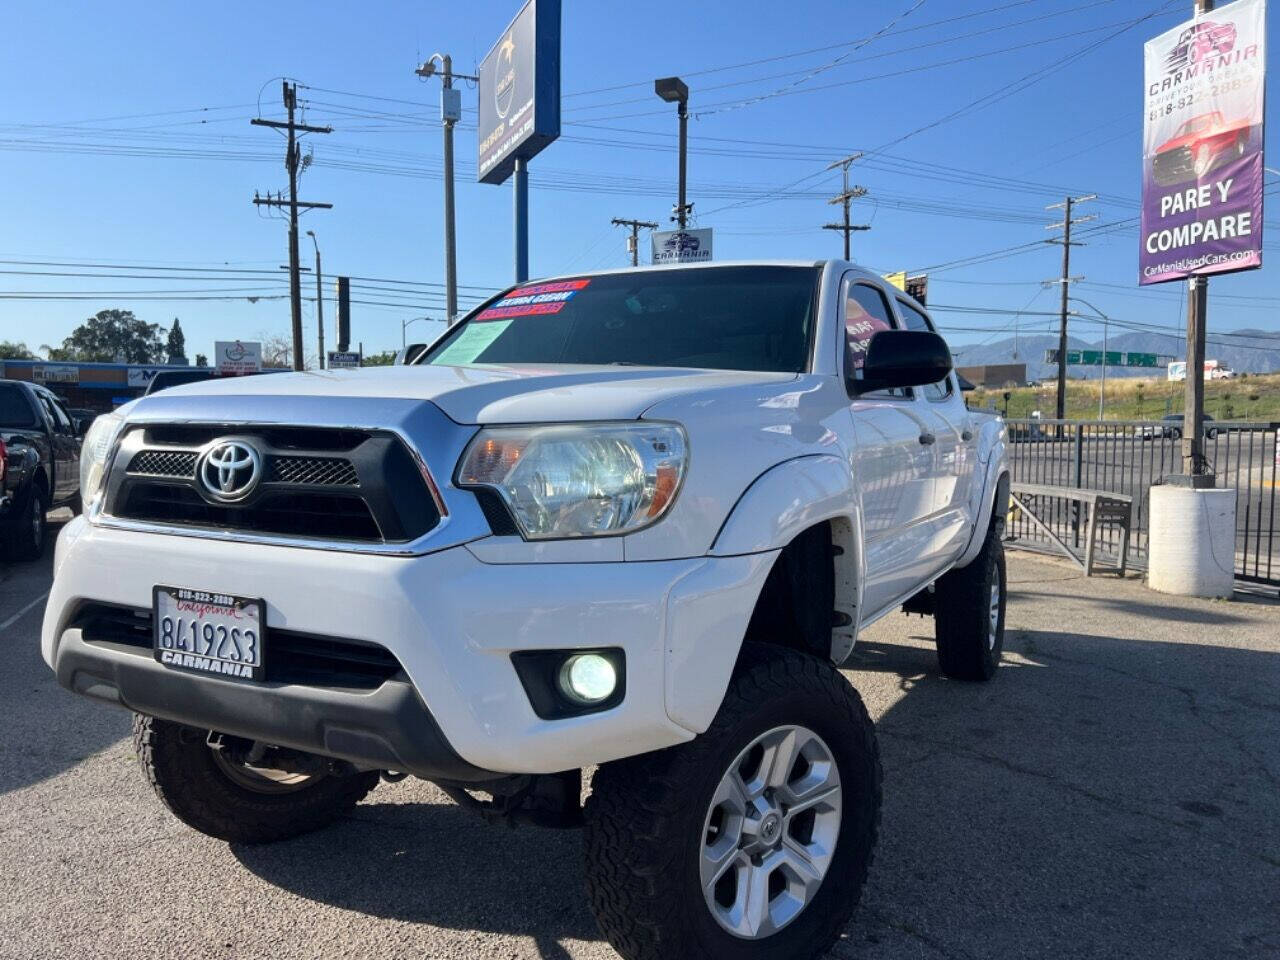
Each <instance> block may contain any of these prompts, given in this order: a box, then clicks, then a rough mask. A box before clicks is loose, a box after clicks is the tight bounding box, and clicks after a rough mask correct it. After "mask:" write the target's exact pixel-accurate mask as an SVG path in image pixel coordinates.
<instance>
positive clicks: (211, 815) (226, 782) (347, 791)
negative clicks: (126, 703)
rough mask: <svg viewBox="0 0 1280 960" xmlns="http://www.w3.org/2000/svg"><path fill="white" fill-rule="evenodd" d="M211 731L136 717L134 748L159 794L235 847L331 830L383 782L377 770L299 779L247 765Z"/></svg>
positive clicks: (188, 820) (191, 822) (190, 822)
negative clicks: (221, 747) (212, 739)
mask: <svg viewBox="0 0 1280 960" xmlns="http://www.w3.org/2000/svg"><path fill="white" fill-rule="evenodd" d="M207 738H208V731H207V730H197V729H196V728H195V727H188V726H184V725H182V724H179V723H171V722H169V721H167V720H158V719H156V718H155V717H144V716H142V715H141V714H135V715H134V718H133V747H134V750H135V752H136V753H137V755H138V762H139V764H141V766H142V772H143V773H144V774H145V775H146V777H147V780H148V781H150V783H151V786H152V788H153V789H154V790H155V792H156V796H158V797H159V798H160V801H161V802H162V803H163V804H164V805H165V806H166V807H168V808H169V811H170V812H171V813H172V814H173V815H174V816H176V817H177V818H178V819H179V820H181V821H182V822H183V823H185V824H186V825H187V826H189V827H193V828H194V829H196V830H199V831H200V832H201V833H204V834H208V835H209V836H211V837H217V838H218V839H219V840H229V841H231V842H233V843H271V842H272V841H275V840H286V839H289V838H290V837H297V836H301V835H302V834H304V833H310V832H311V831H313V830H319V829H320V828H321V827H324V826H328V825H329V824H330V823H332V822H333V821H334V820H336V819H338V817H340V816H342V815H343V814H345V813H347V812H348V811H349V810H351V808H352V807H354V806H355V805H356V804H357V803H359V802H360V801H361V800H362V799H364V797H365V795H366V794H367V793H368V792H369V791H370V790H372V789H373V788H374V787H375V786H377V785H378V776H379V774H378V772H377V771H376V770H375V771H371V772H369V773H355V774H350V775H348V776H334V775H326V774H296V773H289V772H287V771H284V770H269V769H268V770H264V769H259V768H256V767H249V766H247V765H245V764H243V763H239V762H237V761H235V760H233V759H230V758H228V757H226V756H225V755H224V754H223V753H222V752H220V751H218V750H215V749H213V748H212V747H210V746H209V744H208V741H207Z"/></svg>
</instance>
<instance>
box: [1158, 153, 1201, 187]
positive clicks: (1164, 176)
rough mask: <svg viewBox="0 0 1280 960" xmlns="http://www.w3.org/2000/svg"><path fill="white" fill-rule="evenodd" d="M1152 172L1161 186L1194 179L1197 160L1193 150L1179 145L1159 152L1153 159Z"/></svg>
mask: <svg viewBox="0 0 1280 960" xmlns="http://www.w3.org/2000/svg"><path fill="white" fill-rule="evenodd" d="M1151 173H1152V175H1153V176H1154V177H1155V179H1156V183H1158V184H1160V185H1161V186H1167V185H1169V184H1173V183H1182V182H1183V181H1185V180H1192V179H1194V178H1195V175H1196V171H1195V161H1194V160H1193V158H1192V156H1191V150H1190V149H1189V148H1188V147H1178V148H1176V149H1174V150H1166V151H1164V152H1163V153H1157V154H1156V155H1155V158H1154V159H1153V160H1152V161H1151Z"/></svg>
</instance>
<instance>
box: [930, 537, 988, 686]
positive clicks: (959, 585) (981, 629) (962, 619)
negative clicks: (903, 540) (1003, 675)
mask: <svg viewBox="0 0 1280 960" xmlns="http://www.w3.org/2000/svg"><path fill="white" fill-rule="evenodd" d="M1005 585H1006V579H1005V565H1004V544H1003V543H1001V542H1000V536H999V532H998V531H997V530H996V528H995V526H994V525H993V526H992V528H991V529H990V530H989V531H988V532H987V538H986V540H985V541H984V542H983V544H982V550H981V551H980V552H979V553H978V556H977V557H976V558H974V560H973V562H972V563H970V564H969V565H968V566H967V567H961V568H960V569H959V570H952V571H951V572H950V573H948V574H947V575H946V576H944V577H943V578H942V579H941V580H939V581H938V584H937V588H936V589H937V596H936V597H935V611H936V612H935V613H934V635H935V637H936V638H937V644H938V665H939V666H940V667H941V668H942V672H943V673H945V674H946V675H947V676H948V677H951V678H953V679H955V680H990V679H991V678H992V677H993V676H995V673H996V668H997V667H998V666H999V665H1000V655H1001V653H1002V652H1003V650H1004V606H1005Z"/></svg>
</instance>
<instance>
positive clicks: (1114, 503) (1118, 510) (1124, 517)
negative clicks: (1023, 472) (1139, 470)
mask: <svg viewBox="0 0 1280 960" xmlns="http://www.w3.org/2000/svg"><path fill="white" fill-rule="evenodd" d="M1009 495H1010V499H1011V500H1012V501H1013V502H1014V503H1015V504H1017V506H1018V507H1019V508H1020V509H1021V510H1022V512H1023V513H1025V514H1026V516H1027V519H1028V520H1030V521H1031V522H1032V524H1034V525H1035V527H1036V528H1037V529H1038V530H1040V532H1041V533H1043V534H1044V535H1045V536H1046V537H1048V538H1049V539H1050V540H1052V541H1053V542H1054V543H1056V544H1057V545H1058V547H1059V548H1060V549H1061V550H1062V552H1063V553H1065V554H1066V555H1067V556H1068V557H1070V558H1071V559H1072V560H1073V561H1074V562H1075V563H1076V564H1077V565H1078V566H1079V567H1080V569H1082V570H1083V571H1084V575H1085V576H1086V577H1091V576H1093V568H1094V552H1095V551H1094V546H1095V544H1096V542H1097V539H1098V529H1099V528H1100V527H1106V526H1114V527H1119V528H1120V530H1121V534H1120V557H1119V563H1118V565H1117V567H1116V568H1115V569H1116V572H1117V573H1119V574H1120V576H1122V577H1123V576H1124V574H1125V567H1126V565H1127V563H1128V559H1129V523H1130V519H1131V517H1132V516H1133V497H1130V496H1127V495H1126V494H1123V493H1110V492H1108V491H1106V490H1086V489H1084V488H1082V487H1062V486H1057V485H1054V484H1048V483H1014V484H1011V485H1010V487H1009ZM1036 497H1055V498H1059V499H1063V500H1070V501H1072V502H1073V503H1078V504H1080V505H1081V507H1083V508H1084V509H1085V510H1086V511H1087V512H1088V522H1087V524H1086V526H1085V547H1084V558H1083V559H1081V558H1080V557H1079V556H1077V554H1076V552H1075V551H1074V550H1072V549H1071V548H1070V547H1069V546H1067V544H1066V543H1065V542H1064V541H1063V540H1062V538H1061V537H1059V536H1058V535H1057V534H1056V533H1054V532H1053V531H1052V530H1050V529H1049V526H1048V524H1046V523H1045V522H1044V521H1043V520H1041V519H1040V518H1039V517H1038V516H1036V512H1035V510H1034V509H1032V507H1031V506H1030V503H1029V501H1032V500H1034V499H1035V498H1036Z"/></svg>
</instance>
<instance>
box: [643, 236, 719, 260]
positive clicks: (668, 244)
mask: <svg viewBox="0 0 1280 960" xmlns="http://www.w3.org/2000/svg"><path fill="white" fill-rule="evenodd" d="M650 236H651V237H652V238H653V262H654V263H704V262H706V261H708V260H710V259H711V228H710V227H706V228H704V229H702V230H666V231H662V232H658V231H656V230H655V231H654V232H653V233H651V234H650Z"/></svg>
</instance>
